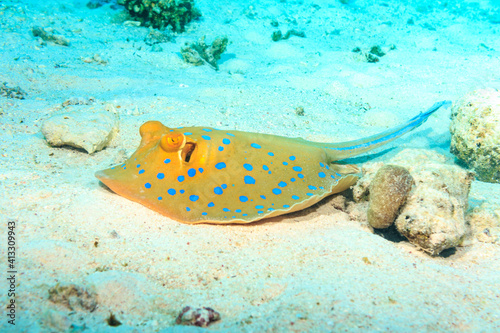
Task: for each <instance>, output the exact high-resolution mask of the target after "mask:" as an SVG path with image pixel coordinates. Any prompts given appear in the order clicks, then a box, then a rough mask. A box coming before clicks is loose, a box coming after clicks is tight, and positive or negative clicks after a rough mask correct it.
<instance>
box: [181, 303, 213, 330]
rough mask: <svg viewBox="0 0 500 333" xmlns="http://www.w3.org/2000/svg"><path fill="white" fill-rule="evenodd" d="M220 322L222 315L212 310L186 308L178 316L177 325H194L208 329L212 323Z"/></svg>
mask: <svg viewBox="0 0 500 333" xmlns="http://www.w3.org/2000/svg"><path fill="white" fill-rule="evenodd" d="M217 320H220V314H219V313H218V312H217V311H215V310H214V309H212V308H207V307H204V308H197V309H196V308H193V307H191V306H185V307H184V308H183V309H182V311H181V313H179V315H178V316H177V319H176V320H175V323H176V324H177V325H179V324H180V325H194V326H199V327H207V326H208V325H210V323H212V322H214V321H217Z"/></svg>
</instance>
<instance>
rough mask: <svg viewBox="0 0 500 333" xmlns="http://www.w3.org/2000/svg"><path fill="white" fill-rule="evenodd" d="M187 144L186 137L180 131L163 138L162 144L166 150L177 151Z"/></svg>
mask: <svg viewBox="0 0 500 333" xmlns="http://www.w3.org/2000/svg"><path fill="white" fill-rule="evenodd" d="M185 144H186V137H185V136H184V134H180V133H170V134H167V135H164V136H163V137H162V138H161V141H160V146H161V148H162V149H163V150H164V151H177V150H179V149H182V147H184V145H185Z"/></svg>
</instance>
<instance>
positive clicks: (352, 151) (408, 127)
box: [323, 101, 450, 161]
mask: <svg viewBox="0 0 500 333" xmlns="http://www.w3.org/2000/svg"><path fill="white" fill-rule="evenodd" d="M449 104H450V102H449V101H441V102H437V103H435V104H434V105H433V106H431V107H430V108H429V109H428V110H427V111H425V112H421V113H420V114H418V115H417V116H415V117H413V118H412V119H410V120H408V121H407V122H406V123H404V124H402V125H399V126H396V127H394V128H391V129H389V130H387V131H384V132H382V133H379V134H376V135H372V136H369V137H366V138H363V139H359V140H354V141H347V142H341V143H332V144H323V147H324V148H326V149H325V150H326V152H327V154H328V157H329V158H330V161H338V160H342V159H346V158H349V157H353V156H356V155H360V154H362V153H365V152H367V151H369V150H372V149H375V148H378V147H380V146H382V145H385V144H387V143H389V142H391V141H392V140H394V139H397V138H399V137H400V136H402V135H404V134H406V133H408V132H410V131H412V130H414V129H415V128H417V127H418V126H420V125H422V124H423V123H424V122H425V121H426V120H427V119H428V118H429V116H430V115H431V114H433V113H434V112H436V111H437V110H438V109H439V108H440V107H442V106H447V105H449Z"/></svg>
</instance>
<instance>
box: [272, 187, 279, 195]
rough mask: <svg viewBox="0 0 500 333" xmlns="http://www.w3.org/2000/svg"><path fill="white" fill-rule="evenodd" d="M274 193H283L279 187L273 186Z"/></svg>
mask: <svg viewBox="0 0 500 333" xmlns="http://www.w3.org/2000/svg"><path fill="white" fill-rule="evenodd" d="M273 193H274V194H276V195H278V194H281V190H280V189H279V188H273Z"/></svg>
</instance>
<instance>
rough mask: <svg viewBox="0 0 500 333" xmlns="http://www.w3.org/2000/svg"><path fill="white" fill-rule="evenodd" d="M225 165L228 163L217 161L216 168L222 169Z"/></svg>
mask: <svg viewBox="0 0 500 333" xmlns="http://www.w3.org/2000/svg"><path fill="white" fill-rule="evenodd" d="M225 167H226V163H224V162H219V163H217V164H216V165H215V168H216V169H219V170H220V169H224V168H225Z"/></svg>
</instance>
